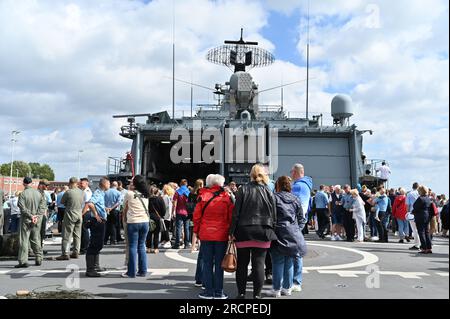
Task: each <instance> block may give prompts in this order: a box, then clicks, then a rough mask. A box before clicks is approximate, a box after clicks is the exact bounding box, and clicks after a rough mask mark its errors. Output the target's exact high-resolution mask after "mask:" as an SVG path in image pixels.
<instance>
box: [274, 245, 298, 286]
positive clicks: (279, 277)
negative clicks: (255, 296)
mask: <svg viewBox="0 0 450 319" xmlns="http://www.w3.org/2000/svg"><path fill="white" fill-rule="evenodd" d="M270 252H271V254H272V272H273V277H272V279H273V280H272V287H273V290H276V291H279V290H281V287H282V286H283V288H284V289H291V288H292V285H293V284H294V258H293V257H291V256H285V255H282V254H280V253H278V252H277V251H275V250H271V251H270Z"/></svg>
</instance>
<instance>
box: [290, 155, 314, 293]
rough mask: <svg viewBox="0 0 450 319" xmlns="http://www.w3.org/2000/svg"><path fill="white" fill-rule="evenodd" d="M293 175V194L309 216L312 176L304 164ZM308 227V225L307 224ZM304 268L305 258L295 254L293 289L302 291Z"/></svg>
mask: <svg viewBox="0 0 450 319" xmlns="http://www.w3.org/2000/svg"><path fill="white" fill-rule="evenodd" d="M291 177H292V180H293V181H294V182H293V184H292V194H294V195H295V196H297V197H298V198H299V199H300V204H301V205H302V209H303V212H304V214H305V216H307V214H308V213H309V212H308V208H309V200H310V198H311V190H312V187H313V182H312V178H311V177H309V176H305V168H304V167H303V165H302V164H299V163H297V164H295V165H294V166H293V167H292V169H291ZM305 227H308V225H305ZM302 270H303V258H302V257H300V256H295V258H294V286H293V287H292V291H294V292H300V291H302V281H303V276H302Z"/></svg>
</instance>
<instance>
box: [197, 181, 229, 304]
mask: <svg viewBox="0 0 450 319" xmlns="http://www.w3.org/2000/svg"><path fill="white" fill-rule="evenodd" d="M224 182H225V178H224V177H223V176H221V175H215V174H211V175H208V177H207V178H206V188H203V189H201V190H200V192H199V196H198V200H197V205H196V206H195V211H194V233H195V234H197V236H198V238H199V239H200V241H201V248H200V249H201V253H202V259H203V274H202V277H203V278H202V279H203V280H202V282H203V285H204V286H205V292H203V293H201V294H199V298H202V299H227V298H228V296H227V295H226V294H225V293H224V292H223V270H222V267H221V264H222V260H223V257H224V256H225V252H226V249H227V242H228V232H229V229H230V225H231V215H232V212H233V208H234V205H233V203H232V201H231V198H230V195H228V193H227V192H226V191H224V189H223V184H224Z"/></svg>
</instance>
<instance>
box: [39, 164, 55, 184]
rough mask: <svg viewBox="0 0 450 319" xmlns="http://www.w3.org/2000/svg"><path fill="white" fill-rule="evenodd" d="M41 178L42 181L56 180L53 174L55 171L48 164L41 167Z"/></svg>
mask: <svg viewBox="0 0 450 319" xmlns="http://www.w3.org/2000/svg"><path fill="white" fill-rule="evenodd" d="M39 173H40V174H39V176H40V178H41V179H44V178H45V179H48V180H49V181H54V180H55V173H54V172H53V169H52V168H51V167H50V166H49V165H48V164H43V165H41V167H40V169H39Z"/></svg>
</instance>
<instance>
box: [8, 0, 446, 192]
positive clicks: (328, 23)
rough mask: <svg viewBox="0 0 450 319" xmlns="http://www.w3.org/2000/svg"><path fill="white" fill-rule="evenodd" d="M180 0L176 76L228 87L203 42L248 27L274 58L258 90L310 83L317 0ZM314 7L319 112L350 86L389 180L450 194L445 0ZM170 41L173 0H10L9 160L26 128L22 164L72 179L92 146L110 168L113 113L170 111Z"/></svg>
mask: <svg viewBox="0 0 450 319" xmlns="http://www.w3.org/2000/svg"><path fill="white" fill-rule="evenodd" d="M175 3H176V39H177V67H176V69H177V77H179V78H182V79H187V80H189V79H190V78H191V76H192V78H193V80H194V82H197V83H200V84H203V85H207V86H213V85H214V84H215V83H223V82H225V81H227V80H228V78H229V76H230V72H229V70H228V69H226V68H224V67H220V66H215V65H212V64H209V63H208V62H207V61H205V59H204V55H205V49H207V48H211V47H214V46H218V45H221V44H222V43H223V40H225V39H233V38H237V37H239V29H240V28H241V27H243V28H244V30H245V38H246V39H249V40H256V41H259V42H260V45H261V46H262V47H264V48H267V49H269V50H271V51H273V52H274V54H275V57H276V60H277V61H276V63H275V65H273V66H271V67H269V68H261V69H254V70H252V71H251V73H252V75H253V76H254V78H255V81H256V82H257V83H258V84H259V85H260V87H261V88H267V87H273V86H277V85H279V84H280V81H281V78H282V79H283V82H284V83H288V82H293V81H296V80H300V79H304V78H305V73H306V72H305V59H304V57H305V48H306V41H305V39H306V12H307V10H306V7H307V6H306V4H307V1H306V0H283V1H277V0H252V1H248V0H220V1H208V0H183V1H179V0H177V1H175ZM193 8H195V10H193ZM310 9H311V10H310V11H311V15H310V27H311V28H310V33H311V70H310V71H311V74H310V76H311V78H313V79H312V80H311V83H310V85H311V87H310V102H311V105H310V110H311V113H324V114H329V112H330V102H331V99H332V98H333V96H334V95H335V94H337V93H346V94H349V95H350V96H351V97H352V99H353V101H354V104H355V107H356V110H357V111H356V114H355V116H354V118H353V122H354V123H356V124H357V125H358V127H359V128H361V129H372V130H374V133H375V134H374V135H373V136H368V135H366V139H365V145H364V146H365V149H364V151H365V153H366V154H367V156H368V157H372V158H385V159H387V160H388V161H389V163H390V164H391V167H392V169H393V171H394V174H393V177H392V179H393V180H392V184H393V185H392V186H406V187H408V185H410V184H411V183H412V182H413V181H416V180H417V181H419V182H421V183H423V184H426V185H429V186H430V187H432V188H433V189H436V190H438V191H439V192H445V193H448V191H449V189H448V184H449V180H448V154H449V153H448V149H449V143H448V138H447V136H448V116H449V113H448V112H449V105H448V104H449V103H448V98H449V93H448V87H449V80H448V78H449V73H448V69H449V63H448V61H449V52H448V38H449V31H448V24H449V23H448V22H449V21H448V20H449V19H448V14H449V12H448V10H449V9H448V1H446V0H430V1H427V2H425V1H423V0H398V1H389V0H370V1H369V0H367V1H366V0H333V1H329V0H314V1H311V8H310ZM171 39H172V0H154V1H143V2H142V1H127V0H98V1H88V0H75V1H72V0H61V1H58V2H55V1H50V0H42V1H32V0H22V1H14V0H3V1H1V2H0V111H1V114H2V115H1V116H2V120H3V121H2V122H3V125H2V126H1V127H0V162H7V161H9V158H10V141H9V139H10V131H11V130H14V129H20V130H21V131H22V134H21V137H20V141H19V143H18V145H17V154H16V155H17V158H19V159H22V160H25V161H31V160H33V161H41V162H49V163H50V164H51V165H52V166H54V167H55V169H56V175H57V178H58V179H63V180H65V179H67V178H68V177H70V175H72V174H73V172H74V171H75V170H76V168H77V156H78V153H77V152H78V150H79V149H83V150H85V152H84V153H83V155H82V156H83V159H84V165H83V169H84V172H82V173H84V174H102V173H104V172H105V163H106V158H107V157H108V156H121V155H123V154H124V153H125V151H127V150H128V149H129V147H130V145H129V141H127V140H125V139H123V138H121V137H120V136H119V135H118V132H119V130H120V126H121V125H124V124H125V123H124V121H122V120H114V119H112V115H113V114H123V113H148V112H156V111H161V110H164V109H167V108H168V107H169V106H170V105H171V81H170V80H168V79H167V76H170V74H171V64H170V62H171V59H170V57H171ZM189 93H190V92H189V87H188V86H185V85H183V84H179V83H177V88H176V98H177V106H178V107H179V109H181V108H183V109H186V110H187V109H189V100H190V96H189ZM284 93H285V107H286V109H287V110H288V111H290V112H297V111H299V110H303V109H304V101H305V85H304V83H302V84H298V85H294V86H291V87H289V88H286V89H285V92H284ZM194 94H195V99H196V101H195V102H196V103H208V102H213V99H212V95H210V94H208V93H207V92H206V91H203V90H195V92H194ZM279 96H280V92H277V91H276V90H275V91H274V92H270V93H267V94H265V95H264V96H263V102H264V104H277V103H279ZM169 108H170V107H169ZM330 123H331V119H330V118H329V117H328V118H325V124H330Z"/></svg>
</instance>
